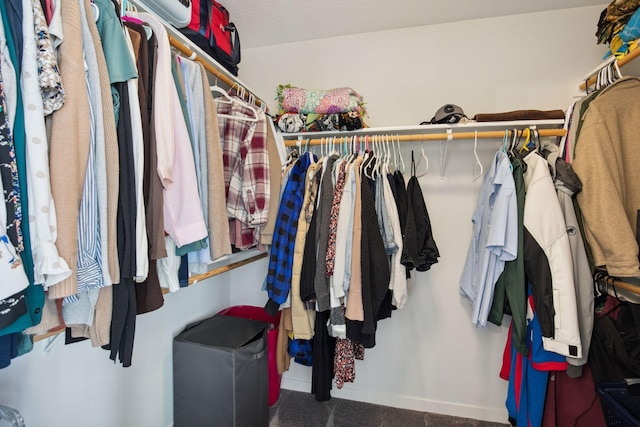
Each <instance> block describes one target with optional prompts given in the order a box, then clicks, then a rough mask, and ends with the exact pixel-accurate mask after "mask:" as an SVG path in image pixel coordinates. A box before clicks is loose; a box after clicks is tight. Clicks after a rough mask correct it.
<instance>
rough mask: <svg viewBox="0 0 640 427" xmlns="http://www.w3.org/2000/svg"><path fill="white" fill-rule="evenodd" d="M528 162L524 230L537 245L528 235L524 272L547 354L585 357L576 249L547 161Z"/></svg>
mask: <svg viewBox="0 0 640 427" xmlns="http://www.w3.org/2000/svg"><path fill="white" fill-rule="evenodd" d="M524 162H525V163H526V165H527V169H526V171H525V173H524V182H525V188H526V191H527V195H526V198H525V205H524V228H525V230H526V231H525V233H527V232H528V233H529V235H530V236H531V237H532V238H533V240H534V242H532V241H531V240H530V239H529V244H527V236H526V234H525V270H526V272H527V276H528V278H529V281H530V283H531V286H532V287H533V290H534V291H533V292H534V300H535V304H536V306H535V310H536V312H537V313H538V315H539V319H540V325H541V328H542V332H543V338H542V343H543V346H544V349H545V350H547V351H553V352H555V353H559V354H562V355H565V356H570V357H582V346H581V342H580V332H579V329H578V314H577V306H576V293H575V287H574V280H573V263H572V257H571V248H570V245H569V236H568V235H567V227H566V224H565V221H564V217H563V215H562V211H561V209H560V204H559V202H558V197H557V195H556V190H555V187H554V185H553V180H552V179H551V175H550V173H549V168H548V166H547V161H546V160H545V159H543V158H542V157H541V156H540V155H539V154H538V153H537V152H532V153H531V154H529V155H527V157H525V158H524ZM536 244H537V246H539V248H537V247H535V245H536ZM538 249H539V250H538ZM545 258H546V259H545ZM540 295H544V298H540ZM536 297H539V298H538V299H537V300H536ZM549 297H551V298H552V299H553V302H552V307H553V309H552V310H549V309H550V308H551V307H549V305H550V304H549V303H550V301H548V299H549ZM545 303H546V304H545ZM545 314H550V315H552V319H553V321H552V324H553V329H552V330H550V329H549V327H550V326H551V325H550V324H549V322H547V325H545V324H544V322H545V321H546V319H545ZM545 329H546V330H545Z"/></svg>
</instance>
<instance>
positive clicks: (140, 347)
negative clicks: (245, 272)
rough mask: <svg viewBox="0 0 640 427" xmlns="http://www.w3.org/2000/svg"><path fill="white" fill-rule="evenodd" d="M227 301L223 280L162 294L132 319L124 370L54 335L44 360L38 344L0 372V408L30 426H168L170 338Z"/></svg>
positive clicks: (96, 352)
mask: <svg viewBox="0 0 640 427" xmlns="http://www.w3.org/2000/svg"><path fill="white" fill-rule="evenodd" d="M229 301H230V286H229V276H228V275H223V276H217V277H214V278H212V279H209V280H207V281H205V282H202V283H198V284H195V285H193V286H190V287H189V288H186V289H181V290H180V291H178V292H177V293H176V294H167V295H165V304H164V306H163V307H162V308H161V309H159V310H156V311H154V312H151V313H147V314H143V315H140V316H138V318H137V322H136V337H135V343H134V349H133V363H132V366H131V367H130V368H123V367H122V365H120V363H114V362H112V361H111V360H110V359H109V352H107V351H105V350H102V349H101V348H93V347H91V344H90V343H89V342H86V341H85V342H81V343H77V344H72V345H68V346H65V345H64V337H63V336H60V337H61V338H62V340H61V341H60V342H59V343H58V344H57V345H55V346H54V347H53V349H52V350H51V352H50V353H49V354H44V352H43V350H44V348H45V345H46V343H45V342H38V343H36V345H35V348H34V350H33V351H32V352H31V353H29V354H27V355H25V356H22V357H18V358H16V359H14V360H13V361H12V363H11V366H9V367H8V368H5V369H2V370H0V405H5V406H9V407H12V408H16V409H18V410H19V411H20V412H21V413H22V416H23V417H24V419H25V422H26V425H27V426H30V427H36V426H50V427H86V426H94V427H102V426H103V427H113V426H136V427H142V426H149V427H155V426H170V425H172V423H173V385H172V384H173V376H172V375H173V374H172V342H173V337H174V336H176V335H177V334H178V333H179V332H180V331H181V330H182V329H183V328H184V326H185V325H187V324H189V323H191V322H194V321H196V320H200V319H203V318H206V317H209V316H211V315H213V314H214V313H217V312H218V311H220V310H221V309H222V308H224V307H227V306H228V305H229Z"/></svg>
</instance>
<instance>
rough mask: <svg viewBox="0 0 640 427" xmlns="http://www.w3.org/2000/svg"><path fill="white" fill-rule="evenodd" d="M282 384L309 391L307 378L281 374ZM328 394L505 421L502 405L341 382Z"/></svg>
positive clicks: (460, 415) (440, 412) (408, 407)
mask: <svg viewBox="0 0 640 427" xmlns="http://www.w3.org/2000/svg"><path fill="white" fill-rule="evenodd" d="M281 387H282V388H284V389H286V390H292V391H301V392H306V393H309V392H310V390H311V382H310V381H305V380H299V379H294V378H285V377H283V378H282V385H281ZM331 396H333V397H337V398H339V399H348V400H355V401H358V402H366V403H373V404H376V405H383V406H391V407H394V408H401V409H411V410H414V411H421V412H431V413H434V414H442V415H451V416H455V417H464V418H473V419H476V420H482V421H491V422H497V423H506V422H507V412H506V409H503V408H485V407H480V406H474V405H463V404H459V403H452V402H443V401H439V400H431V399H421V398H416V397H412V396H401V395H397V394H391V393H382V392H378V391H371V390H363V389H359V388H357V387H353V386H350V385H347V384H345V386H344V387H343V388H342V389H340V390H338V389H336V388H335V387H334V388H333V390H331Z"/></svg>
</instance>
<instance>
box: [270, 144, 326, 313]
mask: <svg viewBox="0 0 640 427" xmlns="http://www.w3.org/2000/svg"><path fill="white" fill-rule="evenodd" d="M310 156H314V155H313V154H311V153H306V154H305V155H303V156H301V157H300V158H299V159H298V160H297V161H296V164H295V165H294V166H293V168H292V169H291V174H290V175H289V180H288V181H287V183H286V185H285V188H284V191H283V193H282V198H281V200H280V208H279V210H278V216H277V218H276V225H275V229H274V232H273V241H272V244H271V251H270V253H269V269H268V271H267V294H268V295H269V299H270V300H271V301H273V302H274V303H276V304H277V305H280V304H282V303H283V302H284V301H285V300H286V299H287V296H288V295H289V290H290V289H291V278H292V272H293V252H294V245H295V242H296V233H297V231H298V218H299V217H300V210H301V209H302V204H303V201H304V190H305V177H306V176H307V169H308V168H309V165H310V164H311V161H310ZM314 158H315V156H314Z"/></svg>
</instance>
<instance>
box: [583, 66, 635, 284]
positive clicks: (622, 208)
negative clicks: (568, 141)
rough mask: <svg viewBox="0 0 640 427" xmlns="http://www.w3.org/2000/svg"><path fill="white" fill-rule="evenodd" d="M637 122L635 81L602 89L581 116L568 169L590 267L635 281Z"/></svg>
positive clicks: (620, 82) (623, 81) (617, 83)
mask: <svg viewBox="0 0 640 427" xmlns="http://www.w3.org/2000/svg"><path fill="white" fill-rule="evenodd" d="M638 117H640V80H639V79H637V78H627V79H623V80H619V81H618V82H616V83H614V84H613V85H611V86H610V87H608V88H606V89H604V90H603V92H602V93H600V94H599V95H598V96H597V98H596V99H595V100H593V101H592V102H591V104H590V105H589V109H588V110H587V112H586V114H585V115H584V123H583V126H582V129H581V132H580V134H579V135H578V139H577V141H576V142H575V144H576V146H575V158H574V160H573V162H572V164H571V165H572V166H573V168H574V170H575V172H576V174H577V175H578V177H579V178H580V181H582V191H581V192H579V193H578V195H577V198H578V204H579V206H580V209H581V211H582V215H583V220H584V227H585V236H586V238H587V241H588V243H589V246H590V247H591V251H592V253H593V259H594V262H595V265H596V266H597V267H604V268H606V270H607V271H608V273H609V274H610V275H612V276H620V277H632V276H640V263H639V262H638V243H637V241H636V226H637V221H638V215H639V211H640V167H638V165H640V146H639V145H638V134H639V132H640V129H639V128H638Z"/></svg>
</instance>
